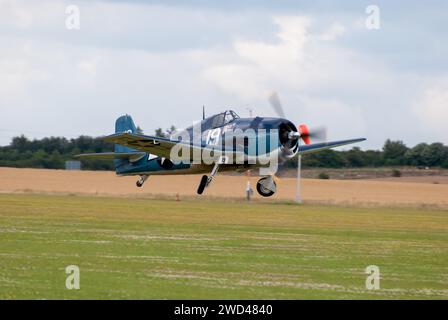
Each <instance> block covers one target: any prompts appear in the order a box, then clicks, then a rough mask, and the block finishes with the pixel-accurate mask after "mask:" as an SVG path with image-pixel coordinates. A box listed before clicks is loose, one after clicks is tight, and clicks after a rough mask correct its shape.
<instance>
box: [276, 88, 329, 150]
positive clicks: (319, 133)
mask: <svg viewBox="0 0 448 320" xmlns="http://www.w3.org/2000/svg"><path fill="white" fill-rule="evenodd" d="M268 100H269V103H270V104H271V107H272V109H273V110H274V111H275V113H276V114H277V115H278V116H279V117H280V118H284V117H285V112H284V111H283V110H284V109H283V106H282V103H281V102H280V97H279V96H278V93H277V92H273V93H271V94H270V95H269V98H268ZM299 138H301V139H302V140H303V142H304V143H305V144H310V143H311V139H316V140H322V141H324V140H326V139H327V129H326V128H325V127H316V128H313V129H311V130H310V129H309V128H308V126H307V125H305V124H300V125H299V126H297V132H295V131H292V132H290V133H289V139H290V140H296V139H299Z"/></svg>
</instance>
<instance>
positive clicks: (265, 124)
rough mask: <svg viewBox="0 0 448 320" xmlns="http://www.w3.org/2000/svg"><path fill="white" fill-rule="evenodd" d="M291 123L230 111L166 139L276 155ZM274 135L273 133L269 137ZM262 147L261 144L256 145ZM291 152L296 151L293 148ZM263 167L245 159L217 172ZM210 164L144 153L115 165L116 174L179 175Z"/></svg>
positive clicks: (204, 170) (251, 154) (208, 167)
mask: <svg viewBox="0 0 448 320" xmlns="http://www.w3.org/2000/svg"><path fill="white" fill-rule="evenodd" d="M296 130H297V129H296V127H295V125H294V124H293V123H292V122H290V121H288V120H286V119H281V118H263V117H256V118H239V117H238V116H237V115H236V114H235V113H234V112H233V111H226V112H224V113H221V114H218V115H214V116H212V117H209V118H206V119H204V120H202V121H201V122H200V123H197V124H196V125H194V126H191V127H188V128H186V129H184V130H181V131H178V132H176V133H175V134H173V135H172V136H171V137H170V139H171V140H173V141H179V139H182V138H183V139H185V137H186V136H187V137H188V139H189V140H190V141H191V142H192V143H194V144H196V145H197V144H199V145H201V146H202V147H204V146H205V147H209V148H214V149H216V150H221V151H223V150H229V151H230V150H232V151H235V150H240V151H241V152H243V153H244V154H245V155H247V157H248V158H250V157H253V158H257V159H258V158H259V157H263V156H270V155H271V154H272V153H276V156H277V154H278V153H279V152H280V150H281V149H282V148H284V146H285V143H287V141H286V140H285V141H283V140H282V139H283V138H282V137H284V132H286V131H288V132H289V131H296ZM273 135H275V136H273ZM181 137H182V138H181ZM260 146H263V147H260ZM294 152H297V150H295V151H294ZM261 166H266V165H265V164H264V163H263V164H262V163H261V162H257V161H252V162H250V161H245V162H240V163H238V164H230V165H226V166H223V167H222V168H221V169H220V170H221V171H238V172H244V171H246V170H249V169H253V168H257V167H261ZM211 168H213V164H206V163H194V164H193V163H180V164H174V163H173V162H171V160H169V159H165V158H160V157H156V156H152V155H150V154H147V155H146V156H145V157H142V158H141V159H139V160H138V161H135V162H129V163H128V164H125V165H122V166H120V167H119V168H117V174H118V175H181V174H202V173H209V172H210V170H211Z"/></svg>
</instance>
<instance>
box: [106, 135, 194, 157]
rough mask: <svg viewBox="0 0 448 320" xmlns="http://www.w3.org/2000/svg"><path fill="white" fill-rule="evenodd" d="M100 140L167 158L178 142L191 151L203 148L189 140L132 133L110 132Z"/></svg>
mask: <svg viewBox="0 0 448 320" xmlns="http://www.w3.org/2000/svg"><path fill="white" fill-rule="evenodd" d="M102 140H104V141H107V142H112V143H116V144H120V145H122V146H126V147H129V148H132V149H135V150H138V151H143V152H147V153H150V154H154V155H156V156H159V157H163V158H168V159H169V158H170V155H171V149H172V148H173V147H174V146H176V145H177V144H179V143H180V144H183V145H185V146H187V147H190V150H191V151H193V149H198V150H202V149H203V147H201V146H196V145H193V144H191V143H190V142H182V141H173V140H170V139H166V138H160V137H154V136H145V135H141V134H134V133H117V134H112V135H110V136H106V137H104V138H102Z"/></svg>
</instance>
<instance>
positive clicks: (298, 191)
mask: <svg viewBox="0 0 448 320" xmlns="http://www.w3.org/2000/svg"><path fill="white" fill-rule="evenodd" d="M297 161H298V164H297V194H296V201H297V203H298V204H301V203H302V195H301V190H300V179H301V176H302V174H301V171H302V155H301V154H299V157H298V160H297Z"/></svg>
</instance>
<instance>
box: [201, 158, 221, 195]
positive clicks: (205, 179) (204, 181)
mask: <svg viewBox="0 0 448 320" xmlns="http://www.w3.org/2000/svg"><path fill="white" fill-rule="evenodd" d="M218 170H219V163H216V164H215V166H214V167H213V170H212V173H211V174H210V176H205V175H204V176H202V178H201V182H200V183H199V187H198V194H203V193H204V190H205V188H207V187H208V186H209V185H210V183H211V182H212V181H213V178H214V177H215V176H216V174H217V173H218Z"/></svg>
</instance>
